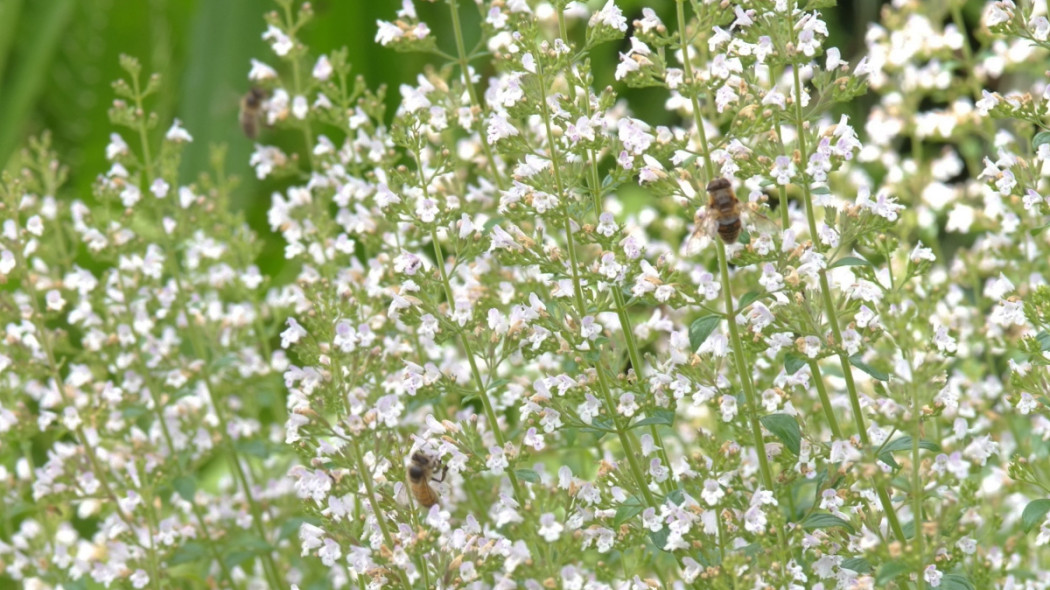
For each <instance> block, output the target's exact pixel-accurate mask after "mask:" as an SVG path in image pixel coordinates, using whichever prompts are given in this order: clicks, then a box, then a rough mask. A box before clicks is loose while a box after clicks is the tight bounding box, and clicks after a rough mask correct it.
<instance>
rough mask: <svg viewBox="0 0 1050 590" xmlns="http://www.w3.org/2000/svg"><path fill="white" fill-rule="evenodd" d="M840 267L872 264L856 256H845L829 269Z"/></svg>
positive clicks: (833, 263)
mask: <svg viewBox="0 0 1050 590" xmlns="http://www.w3.org/2000/svg"><path fill="white" fill-rule="evenodd" d="M840 266H871V263H870V262H868V261H867V260H864V259H863V258H857V257H856V256H844V257H842V258H839V259H838V260H836V261H835V262H832V263H831V266H829V267H828V268H838V267H840Z"/></svg>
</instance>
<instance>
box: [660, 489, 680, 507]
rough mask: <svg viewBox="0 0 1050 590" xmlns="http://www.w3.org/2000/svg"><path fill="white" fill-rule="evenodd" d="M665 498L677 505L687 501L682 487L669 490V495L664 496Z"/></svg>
mask: <svg viewBox="0 0 1050 590" xmlns="http://www.w3.org/2000/svg"><path fill="white" fill-rule="evenodd" d="M664 499H665V500H670V501H671V502H673V503H674V504H675V505H676V506H677V505H680V504H681V503H682V502H684V501H685V492H683V491H682V490H681V488H678V489H674V490H671V491H670V492H668V493H667V495H666V496H664Z"/></svg>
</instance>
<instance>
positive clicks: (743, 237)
mask: <svg viewBox="0 0 1050 590" xmlns="http://www.w3.org/2000/svg"><path fill="white" fill-rule="evenodd" d="M736 241H737V242H740V243H741V244H743V245H745V246H746V245H748V244H750V243H751V232H749V231H747V230H746V229H745V230H743V231H742V232H740V237H739V238H737V239H736Z"/></svg>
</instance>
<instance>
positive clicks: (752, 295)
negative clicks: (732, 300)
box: [737, 291, 762, 311]
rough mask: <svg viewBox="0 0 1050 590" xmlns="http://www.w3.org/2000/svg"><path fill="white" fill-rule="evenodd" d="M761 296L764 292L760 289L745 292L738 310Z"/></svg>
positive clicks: (738, 304)
mask: <svg viewBox="0 0 1050 590" xmlns="http://www.w3.org/2000/svg"><path fill="white" fill-rule="evenodd" d="M761 298H762V293H760V292H758V291H748V292H747V293H744V296H743V297H741V298H740V302H739V303H737V311H739V310H741V309H744V308H745V307H747V306H748V305H751V304H752V303H754V302H755V301H758V300H759V299H761Z"/></svg>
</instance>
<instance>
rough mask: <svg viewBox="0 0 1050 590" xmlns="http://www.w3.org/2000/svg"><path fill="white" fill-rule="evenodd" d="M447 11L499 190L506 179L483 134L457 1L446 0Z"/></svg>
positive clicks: (464, 78)
mask: <svg viewBox="0 0 1050 590" xmlns="http://www.w3.org/2000/svg"><path fill="white" fill-rule="evenodd" d="M448 8H449V13H450V14H451V18H452V31H453V33H454V34H455V36H456V55H457V57H458V63H459V69H460V71H461V72H462V73H463V84H464V85H465V86H466V87H467V93H468V94H469V95H470V105H471V107H473V108H474V109H477V111H478V118H479V124H478V138H479V139H480V140H481V149H483V150H484V151H485V157H486V158H487V159H488V161H489V167H490V168H491V169H492V176H493V178H495V179H496V186H498V187H499V188H500V189H501V190H502V189H505V188H507V185H506V181H505V180H504V179H503V175H502V174H501V173H500V171H499V166H497V165H496V157H495V156H494V155H493V153H492V146H491V145H489V140H488V137H487V136H486V135H485V129H484V125H483V123H482V121H483V118H482V112H483V110H482V108H481V100H479V99H478V91H477V89H476V88H474V82H473V81H472V80H471V79H470V61H469V60H468V59H467V50H466V47H465V46H464V44H463V27H462V25H461V24H460V22H459V3H458V1H457V0H448Z"/></svg>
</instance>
